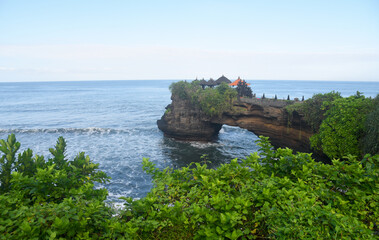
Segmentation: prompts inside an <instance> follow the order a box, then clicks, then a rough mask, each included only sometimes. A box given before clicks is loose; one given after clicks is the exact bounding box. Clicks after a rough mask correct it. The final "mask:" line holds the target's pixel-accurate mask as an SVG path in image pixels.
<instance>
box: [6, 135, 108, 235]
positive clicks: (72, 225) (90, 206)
mask: <svg viewBox="0 0 379 240" xmlns="http://www.w3.org/2000/svg"><path fill="white" fill-rule="evenodd" d="M19 148H20V143H18V142H17V141H16V138H15V136H14V135H13V134H12V135H9V136H8V139H7V141H4V140H0V151H1V152H2V153H3V155H2V157H1V159H2V161H1V167H2V169H1V174H0V176H1V195H0V212H1V216H0V239H54V238H78V239H90V238H92V239H97V238H98V237H99V236H98V233H100V232H104V229H106V228H108V227H109V224H108V223H107V221H104V219H105V220H106V219H111V216H112V209H111V208H109V207H107V206H106V205H105V202H104V200H105V199H106V196H107V190H106V189H101V188H100V189H95V188H94V184H95V183H96V182H97V183H104V182H106V181H107V180H108V179H109V177H107V176H106V174H105V173H104V172H101V171H98V170H97V169H98V164H94V163H92V162H91V161H90V159H89V157H88V156H85V155H84V153H79V154H78V155H77V156H76V157H75V159H74V160H73V161H68V160H67V159H66V157H65V155H64V154H65V148H66V142H65V141H64V139H63V138H62V137H60V138H59V139H58V141H57V144H56V146H55V148H51V149H50V152H51V153H52V155H53V157H52V158H50V159H48V160H47V161H45V159H44V157H43V156H38V155H35V156H33V152H32V150H30V149H27V150H25V151H24V152H23V153H22V154H21V153H20V154H19V155H18V158H16V152H17V150H18V149H19Z"/></svg>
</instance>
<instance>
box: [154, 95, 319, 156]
mask: <svg viewBox="0 0 379 240" xmlns="http://www.w3.org/2000/svg"><path fill="white" fill-rule="evenodd" d="M171 100H172V103H171V104H169V105H168V106H167V107H166V112H165V114H164V115H163V116H162V118H161V119H160V120H158V121H157V125H158V128H159V129H160V130H161V131H163V132H164V134H165V135H166V136H168V137H173V138H176V139H180V140H197V141H210V140H212V139H214V138H215V137H217V135H218V132H219V131H220V129H221V127H222V125H223V124H226V125H230V126H238V127H240V128H244V129H247V130H249V131H251V132H253V133H254V134H256V135H263V136H267V137H269V138H270V140H271V142H272V144H273V146H275V147H289V148H292V149H294V150H295V151H301V152H311V149H310V142H309V138H310V136H312V135H313V131H312V129H311V127H310V126H309V125H307V123H306V122H305V121H304V119H303V118H302V116H301V115H299V114H298V113H297V112H294V113H293V114H292V116H289V115H288V113H287V111H286V110H285V106H286V105H288V104H291V103H290V102H288V101H283V100H273V99H256V98H252V99H249V98H246V99H245V98H241V99H239V100H235V101H234V102H233V108H232V110H229V111H225V112H222V113H221V114H219V115H218V116H214V117H210V116H208V115H206V114H205V113H203V112H202V111H201V109H200V107H198V106H196V105H195V104H192V103H191V102H190V101H189V100H185V99H181V98H180V97H178V96H175V95H173V96H172V97H171Z"/></svg>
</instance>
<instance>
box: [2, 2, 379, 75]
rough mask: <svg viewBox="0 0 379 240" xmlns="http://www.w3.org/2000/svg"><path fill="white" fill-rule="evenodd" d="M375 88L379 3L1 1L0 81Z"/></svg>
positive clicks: (377, 73)
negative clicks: (290, 82)
mask: <svg viewBox="0 0 379 240" xmlns="http://www.w3.org/2000/svg"><path fill="white" fill-rule="evenodd" d="M221 74H224V75H226V76H227V77H229V78H231V79H234V78H236V77H237V76H241V77H242V78H244V79H250V80H252V79H294V80H356V81H379V0H354V1H351V0H317V1H316V0H314V1H311V0H297V1H296V0H260V1H254V0H246V1H242V0H230V1H225V0H208V1H207V0H202V1H196V0H192V1H179V0H176V1H158V0H156V1H143V0H141V1H127V0H124V1H121V0H120V1H115V0H103V1H97V0H64V1H63V0H61V1H58V0H55V1H53V0H51V1H48V0H45V1H42V0H25V1H21V0H0V81H62V80H103V79H104V80H106V79H113V80H118V79H194V78H195V77H198V78H203V77H204V78H210V77H213V78H218V77H219V76H220V75H221Z"/></svg>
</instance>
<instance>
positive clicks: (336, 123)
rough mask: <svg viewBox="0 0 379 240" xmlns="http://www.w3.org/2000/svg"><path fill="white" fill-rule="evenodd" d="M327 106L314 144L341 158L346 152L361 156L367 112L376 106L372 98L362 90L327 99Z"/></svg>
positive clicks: (330, 154)
mask: <svg viewBox="0 0 379 240" xmlns="http://www.w3.org/2000/svg"><path fill="white" fill-rule="evenodd" d="M321 109H322V110H324V109H328V110H327V111H326V113H325V119H324V120H323V121H322V123H321V125H320V130H319V133H317V134H315V135H313V136H312V137H311V145H312V147H314V148H316V149H319V150H322V151H323V152H324V153H325V154H326V155H327V156H328V157H329V158H342V157H343V156H345V155H347V154H351V155H355V156H361V155H362V150H361V149H362V148H363V147H362V144H361V139H362V138H363V136H364V122H365V120H366V115H367V114H368V113H369V112H371V111H372V109H373V101H372V99H370V98H365V97H364V96H362V95H360V94H359V93H358V94H357V95H355V96H350V97H348V98H338V99H335V100H334V101H332V102H324V103H323V105H322V107H321Z"/></svg>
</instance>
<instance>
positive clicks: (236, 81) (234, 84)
mask: <svg viewBox="0 0 379 240" xmlns="http://www.w3.org/2000/svg"><path fill="white" fill-rule="evenodd" d="M240 82H245V80H242V79H241V78H240V77H238V79H237V80H235V81H234V82H232V83H230V84H229V86H237V85H238V83H240ZM246 85H247V86H249V85H250V83H246Z"/></svg>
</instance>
